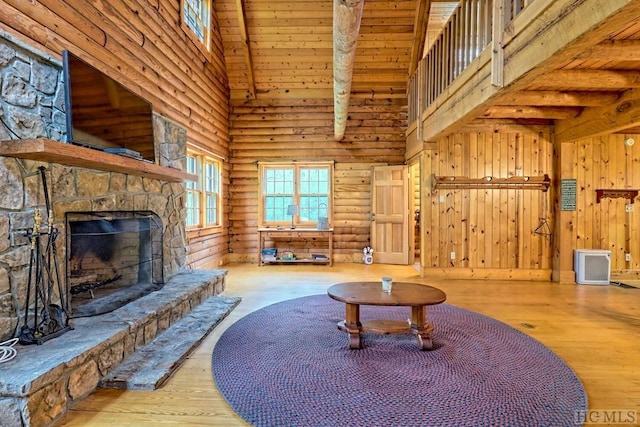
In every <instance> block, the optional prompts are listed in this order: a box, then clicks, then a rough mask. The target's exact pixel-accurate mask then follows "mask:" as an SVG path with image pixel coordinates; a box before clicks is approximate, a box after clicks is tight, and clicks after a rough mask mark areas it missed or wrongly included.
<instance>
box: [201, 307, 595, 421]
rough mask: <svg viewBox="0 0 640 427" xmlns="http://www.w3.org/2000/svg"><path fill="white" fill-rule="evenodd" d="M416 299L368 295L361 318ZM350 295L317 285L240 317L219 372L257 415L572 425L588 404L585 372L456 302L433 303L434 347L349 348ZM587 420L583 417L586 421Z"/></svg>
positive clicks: (406, 339)
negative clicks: (383, 300)
mask: <svg viewBox="0 0 640 427" xmlns="http://www.w3.org/2000/svg"><path fill="white" fill-rule="evenodd" d="M409 310H410V309H409V308H408V307H373V306H361V307H360V318H361V320H367V319H377V318H389V319H398V320H406V319H407V318H408V316H409ZM344 315H345V305H344V304H343V303H340V302H337V301H334V300H332V299H331V298H329V297H328V296H327V295H314V296H309V297H302V298H297V299H293V300H289V301H284V302H280V303H276V304H273V305H270V306H268V307H265V308H262V309H260V310H257V311H255V312H253V313H251V314H249V315H247V316H245V317H244V318H242V319H240V320H238V321H237V322H236V323H235V324H233V325H231V326H230V327H229V328H228V329H227V330H226V331H225V332H224V333H223V335H222V336H221V337H220V339H219V341H218V343H217V344H216V346H215V348H214V350H213V363H212V367H213V376H214V380H215V383H216V385H217V387H218V389H219V390H220V392H221V394H222V395H223V396H224V398H225V399H226V400H227V402H228V404H229V405H230V406H231V408H232V409H233V410H234V411H235V412H236V413H238V414H239V415H240V416H241V417H242V418H244V420H246V421H247V422H248V423H250V424H252V425H256V426H332V427H336V426H385V427H388V426H403V427H404V426H455V427H459V426H527V427H529V426H574V425H576V423H575V413H576V411H581V410H582V411H584V410H586V409H587V397H586V394H585V391H584V388H583V386H582V383H581V382H580V380H579V379H578V378H577V377H576V375H575V373H574V372H573V371H572V370H571V368H569V367H568V366H567V365H566V364H565V363H564V362H563V361H562V360H561V359H560V358H559V357H558V356H556V355H555V354H554V353H553V352H551V351H550V350H549V349H548V348H546V347H545V346H543V345H542V344H540V343H539V342H538V341H536V340H534V339H533V338H531V337H529V336H527V335H525V334H523V333H522V332H520V331H518V330H516V329H514V328H512V327H510V326H508V325H506V324H504V323H502V322H499V321H497V320H494V319H491V318H489V317H486V316H484V315H481V314H478V313H474V312H472V311H468V310H465V309H461V308H458V307H455V306H452V305H448V304H440V305H437V306H432V307H428V308H427V320H428V321H430V322H433V323H434V324H435V331H434V333H433V335H432V337H433V344H434V349H433V350H431V351H420V350H419V349H418V344H417V339H416V338H415V337H414V336H413V335H408V334H407V335H376V334H363V345H364V348H363V349H359V350H350V349H349V348H348V344H347V334H346V333H345V332H341V331H339V330H338V329H337V327H336V323H337V322H338V321H340V320H343V319H344ZM578 424H579V422H578Z"/></svg>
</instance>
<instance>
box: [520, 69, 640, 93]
mask: <svg viewBox="0 0 640 427" xmlns="http://www.w3.org/2000/svg"><path fill="white" fill-rule="evenodd" d="M595 82H597V88H598V89H600V90H606V89H618V90H620V89H627V88H632V87H640V71H624V70H555V71H551V72H549V73H547V74H545V75H544V78H541V79H540V80H539V81H538V82H537V83H534V84H532V85H531V86H529V88H528V89H556V88H557V89H560V90H567V89H568V88H570V89H571V90H588V89H594V84H595Z"/></svg>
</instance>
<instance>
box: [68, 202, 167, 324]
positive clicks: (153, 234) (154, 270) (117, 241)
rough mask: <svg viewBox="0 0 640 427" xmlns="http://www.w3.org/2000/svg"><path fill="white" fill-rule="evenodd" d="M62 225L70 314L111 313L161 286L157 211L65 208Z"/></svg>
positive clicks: (84, 315) (160, 242)
mask: <svg viewBox="0 0 640 427" xmlns="http://www.w3.org/2000/svg"><path fill="white" fill-rule="evenodd" d="M66 225H67V227H66V230H67V239H66V242H67V257H66V262H67V265H66V272H67V288H68V293H69V301H70V313H71V318H76V317H87V316H94V315H99V314H104V313H107V312H110V311H113V310H115V309H117V308H119V307H122V306H123V305H125V304H127V303H128V302H130V301H133V300H135V299H137V298H140V297H141V296H143V295H146V294H148V293H150V292H153V291H154V290H158V289H160V288H161V287H162V285H163V284H164V280H163V268H162V221H161V219H160V217H159V216H158V215H156V214H155V213H153V212H149V211H133V212H130V211H112V212H68V213H67V214H66Z"/></svg>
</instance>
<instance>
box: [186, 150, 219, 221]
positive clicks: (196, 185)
mask: <svg viewBox="0 0 640 427" xmlns="http://www.w3.org/2000/svg"><path fill="white" fill-rule="evenodd" d="M187 172H188V173H191V174H194V175H198V180H197V181H187V184H186V188H187V227H188V228H204V227H215V226H219V225H221V219H220V218H221V207H220V191H221V185H220V181H221V176H222V165H221V163H220V161H219V160H217V159H213V158H211V157H207V156H202V155H198V154H195V153H192V152H189V153H188V154H187Z"/></svg>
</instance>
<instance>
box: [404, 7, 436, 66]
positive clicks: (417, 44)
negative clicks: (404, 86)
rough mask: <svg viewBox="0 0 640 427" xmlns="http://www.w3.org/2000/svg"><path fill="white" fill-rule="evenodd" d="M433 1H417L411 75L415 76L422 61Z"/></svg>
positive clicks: (410, 64)
mask: <svg viewBox="0 0 640 427" xmlns="http://www.w3.org/2000/svg"><path fill="white" fill-rule="evenodd" d="M430 9H431V0H417V6H416V19H415V23H414V25H413V43H412V45H411V62H410V63H409V75H410V76H411V75H413V73H414V72H415V70H416V68H417V67H418V63H419V62H420V60H421V59H422V53H423V51H424V43H425V39H426V37H427V24H428V23H429V10H430Z"/></svg>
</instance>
